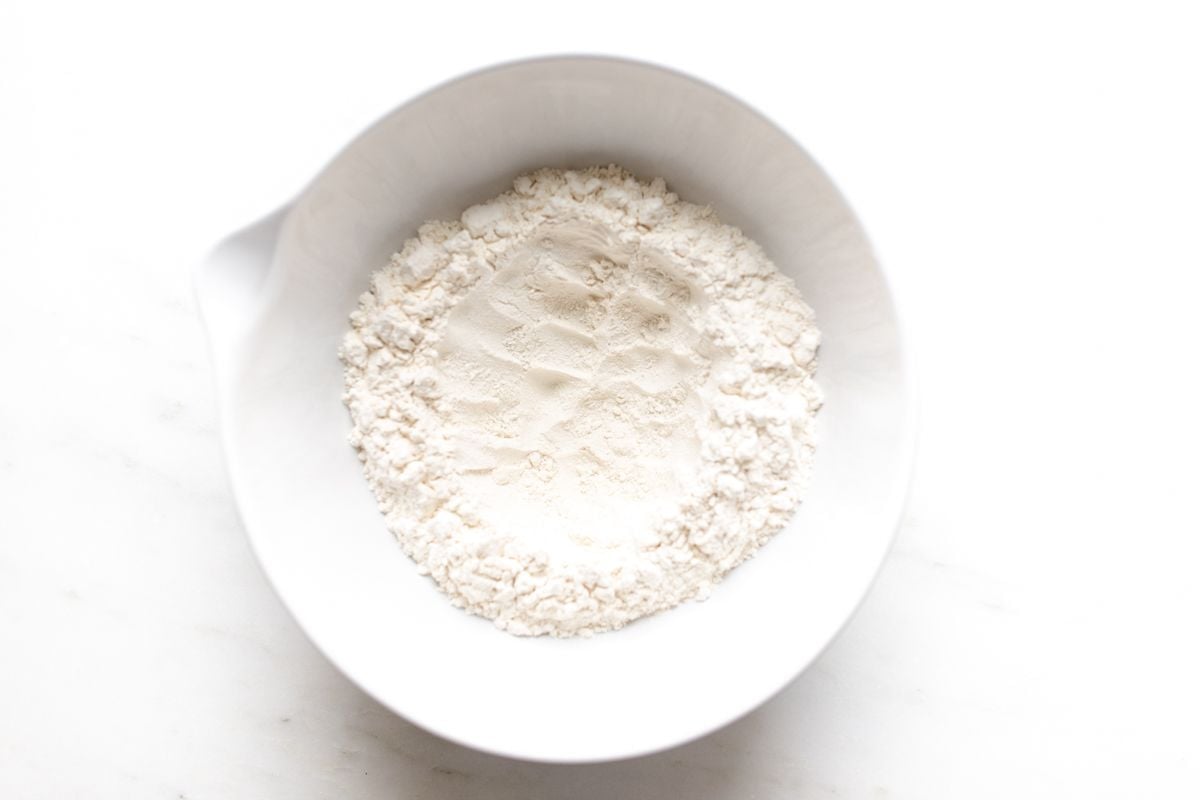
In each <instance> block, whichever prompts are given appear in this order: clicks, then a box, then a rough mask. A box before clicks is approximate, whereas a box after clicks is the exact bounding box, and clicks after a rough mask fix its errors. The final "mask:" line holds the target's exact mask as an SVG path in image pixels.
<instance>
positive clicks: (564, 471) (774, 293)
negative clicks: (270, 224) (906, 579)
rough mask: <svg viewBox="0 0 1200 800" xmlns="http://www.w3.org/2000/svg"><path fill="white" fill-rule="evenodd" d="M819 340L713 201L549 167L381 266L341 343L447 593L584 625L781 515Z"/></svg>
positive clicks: (407, 533) (410, 540)
mask: <svg viewBox="0 0 1200 800" xmlns="http://www.w3.org/2000/svg"><path fill="white" fill-rule="evenodd" d="M819 341H820V336H819V334H818V332H817V329H816V327H815V326H814V323H813V314H812V311H811V310H810V309H809V308H808V306H807V305H805V303H804V302H803V300H802V299H801V297H800V294H799V292H798V291H797V290H796V287H795V285H794V284H793V283H792V282H791V281H790V280H789V279H787V278H786V277H784V276H783V275H781V274H780V273H779V272H778V270H776V268H775V266H774V265H773V264H772V263H771V262H770V261H769V260H768V259H767V257H766V255H765V254H764V253H763V251H762V249H761V248H760V247H759V246H758V245H757V244H755V243H754V242H752V241H750V240H749V239H747V238H746V237H745V236H744V235H743V234H742V232H741V231H739V230H738V229H736V228H733V227H730V226H728V225H723V224H721V222H720V221H719V220H718V219H717V218H716V216H715V214H714V213H713V212H712V210H711V209H709V208H705V207H700V206H696V205H692V204H690V203H686V202H683V201H680V200H679V199H678V198H677V197H676V196H675V195H674V194H673V193H671V192H668V191H667V188H666V184H665V183H664V182H663V180H661V179H656V180H654V181H652V182H649V183H646V182H643V181H639V180H638V179H636V178H635V177H634V176H632V175H631V174H629V173H628V172H626V171H624V170H622V169H619V168H617V167H613V166H610V167H603V168H592V169H587V170H581V171H561V170H540V171H538V172H535V173H532V174H529V175H524V176H521V177H519V178H517V180H516V181H515V183H514V186H513V190H512V191H510V192H507V193H505V194H503V195H501V196H500V197H497V198H496V199H494V200H491V201H489V202H487V203H483V204H480V205H476V206H472V207H471V208H469V209H467V210H466V211H465V212H464V213H463V215H462V218H461V220H459V221H456V222H430V223H428V224H426V225H423V226H422V227H421V228H420V230H419V232H418V235H417V237H416V238H413V239H410V240H409V241H408V242H406V243H405V245H404V248H403V250H401V251H400V252H399V253H397V254H396V255H394V256H393V257H392V260H391V263H390V264H389V265H388V266H386V267H385V268H383V269H382V270H380V271H379V272H377V273H375V274H374V275H373V276H372V278H371V289H370V291H368V292H367V293H365V294H363V295H362V297H361V298H360V302H359V307H358V309H357V310H356V311H355V312H354V313H353V314H352V315H351V330H350V332H349V333H348V334H347V335H346V337H345V341H344V343H343V346H342V349H341V357H342V360H343V362H344V364H345V367H346V394H345V401H346V404H347V406H348V407H349V409H350V414H351V417H352V419H353V423H354V429H353V432H352V434H351V437H350V439H351V443H352V444H353V445H354V446H355V447H356V448H358V451H359V456H360V458H361V460H362V462H363V467H364V471H365V473H366V477H367V480H368V481H369V483H370V485H371V488H372V489H373V491H374V493H375V496H376V498H377V499H378V501H379V507H380V509H381V510H382V511H383V513H384V514H385V516H386V520H387V525H388V527H389V529H390V530H391V531H392V532H393V533H394V534H395V536H396V538H397V539H398V540H399V542H400V544H401V545H402V546H403V548H404V550H405V551H406V552H407V553H408V554H409V556H411V557H412V559H413V560H414V561H415V562H416V564H417V566H418V569H419V570H420V571H421V572H422V573H423V574H428V575H431V576H432V577H433V578H434V580H436V581H437V584H438V585H439V586H440V587H441V588H442V589H443V590H444V591H445V592H446V594H447V595H449V597H450V599H451V601H452V602H453V603H454V604H455V605H457V606H460V607H463V608H465V609H467V610H468V611H471V612H472V613H475V614H479V615H481V616H484V617H487V618H489V619H492V620H493V621H494V622H495V623H496V625H498V626H499V627H501V628H503V629H504V630H507V631H509V632H511V633H515V634H521V635H536V634H553V635H556V636H572V635H579V634H582V635H588V634H591V633H593V632H598V631H606V630H611V629H614V628H619V627H621V626H622V625H624V624H626V623H628V622H630V621H631V620H634V619H637V618H638V617H642V616H645V615H647V614H651V613H654V612H656V611H660V610H663V609H667V608H671V607H672V606H675V605H677V604H679V603H681V602H683V601H684V600H687V599H689V598H696V597H700V598H703V597H705V596H707V594H708V592H709V590H710V588H711V587H712V585H713V584H714V583H716V582H717V581H719V580H720V579H721V577H722V576H724V575H725V573H727V572H728V571H729V570H730V569H732V568H733V567H735V566H737V565H738V564H740V563H741V562H742V561H744V560H745V559H746V558H748V557H749V556H750V555H751V554H753V553H754V551H755V550H757V549H758V548H759V547H760V546H761V545H762V544H764V543H765V542H766V541H767V540H768V539H769V538H771V536H773V535H774V534H775V533H776V532H778V531H779V530H780V528H782V527H783V526H784V525H785V524H786V523H787V521H788V519H789V518H790V517H791V515H792V513H793V512H794V510H795V508H796V506H797V504H798V503H799V502H800V498H801V493H802V490H803V488H804V485H805V482H806V480H807V477H808V473H809V468H810V464H811V459H812V453H813V423H814V417H815V415H816V412H817V410H818V409H819V407H820V403H821V400H820V394H819V392H818V389H817V387H816V385H815V384H814V383H813V380H812V374H813V371H814V370H815V367H816V362H815V354H816V350H817V346H818V343H819Z"/></svg>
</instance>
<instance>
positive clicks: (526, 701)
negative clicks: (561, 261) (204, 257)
mask: <svg viewBox="0 0 1200 800" xmlns="http://www.w3.org/2000/svg"><path fill="white" fill-rule="evenodd" d="M607 163H618V164H621V165H623V166H625V167H627V168H629V169H631V170H633V171H634V172H635V173H637V174H639V175H641V176H643V177H647V178H650V177H655V176H662V177H664V178H666V180H667V182H668V184H669V185H670V186H671V187H672V188H673V189H674V190H675V191H677V192H678V193H679V194H680V195H681V196H682V197H683V198H685V199H687V200H691V201H693V202H700V203H705V202H707V203H711V204H712V205H713V206H714V207H715V208H716V209H717V211H718V212H719V214H720V215H721V218H722V219H723V220H724V221H726V222H729V223H732V224H736V225H738V226H740V227H742V228H743V229H744V230H745V231H746V233H747V234H748V235H750V236H751V237H752V238H754V239H756V240H757V241H758V242H759V243H760V244H762V245H763V246H764V247H765V248H766V250H767V252H768V253H769V254H770V256H771V257H772V258H773V259H774V261H775V262H776V263H777V264H778V265H779V267H780V269H782V270H783V271H784V272H785V273H787V274H788V275H790V276H791V277H792V278H793V279H795V281H796V282H797V284H798V285H799V287H800V289H801V291H802V292H803V294H804V296H805V297H806V299H807V300H808V301H809V302H810V304H811V305H812V306H813V307H814V309H815V310H816V313H817V316H818V322H819V324H820V326H821V329H822V331H823V334H824V337H825V338H824V344H823V346H822V350H821V355H820V359H821V360H820V369H819V372H818V380H819V383H820V384H821V386H822V388H823V389H824V390H825V393H826V398H827V400H826V407H825V409H824V410H823V411H822V412H821V416H820V437H821V441H820V444H819V449H818V453H817V460H816V468H815V473H814V478H813V483H812V486H811V489H810V492H809V496H808V500H807V501H806V502H805V504H804V505H803V507H802V509H801V511H800V513H799V514H798V515H797V517H796V518H795V521H794V523H793V524H792V525H791V526H790V527H789V528H788V529H786V530H785V531H783V532H782V533H780V535H778V536H777V537H776V538H775V539H774V540H773V541H772V542H770V543H769V544H768V545H767V546H766V547H765V548H764V549H763V550H762V551H760V552H759V554H758V556H757V557H756V558H754V559H752V560H751V561H750V562H748V563H746V564H744V565H742V566H741V567H739V568H738V569H736V570H734V572H733V573H732V574H731V575H730V576H729V577H728V578H727V579H726V581H725V582H724V583H723V584H722V585H721V586H719V587H718V588H717V589H716V590H715V592H714V593H713V596H712V597H711V598H710V599H709V600H708V601H706V602H704V603H689V604H685V605H684V606H683V607H680V608H678V609H675V610H673V611H670V612H668V613H665V614H660V615H658V616H656V617H652V618H649V619H645V620H642V621H639V622H637V623H635V624H633V625H631V626H629V627H627V628H626V629H624V630H622V631H619V632H616V633H609V634H603V635H599V636H596V637H594V638H591V639H573V640H554V639H545V638H542V639H520V638H516V637H513V636H510V635H508V634H505V633H503V632H501V631H499V630H497V629H495V628H494V627H493V626H492V625H491V624H490V623H488V622H486V621H484V620H481V619H478V618H474V617H470V616H468V615H466V614H465V613H463V612H462V611H459V610H458V609H455V608H452V607H451V606H450V604H449V603H448V602H447V601H446V599H445V598H444V597H443V596H442V595H440V593H439V592H438V590H437V589H436V587H435V586H434V584H433V583H432V582H431V581H430V580H429V579H427V578H422V577H420V576H419V575H418V574H417V572H416V570H415V569H414V568H413V565H412V564H411V562H410V561H409V560H408V559H407V557H406V556H404V554H403V553H402V552H401V551H400V549H399V547H398V546H397V545H396V544H395V542H394V540H393V539H392V537H391V536H390V534H389V533H388V532H387V530H386V529H385V527H384V524H383V519H382V517H381V516H380V514H379V513H378V511H377V510H376V508H375V505H374V502H373V499H372V497H371V496H370V493H369V492H368V489H367V486H366V482H365V481H364V479H363V477H362V475H361V472H360V467H359V464H358V461H357V459H356V457H355V454H354V452H353V451H352V449H351V448H350V447H349V445H348V444H347V443H346V435H347V433H348V431H349V419H348V416H347V414H346V411H345V409H344V408H343V406H342V405H341V392H342V371H341V365H340V364H339V362H338V359H337V355H336V352H337V346H338V343H339V340H340V338H341V336H342V334H343V332H344V331H345V329H346V327H347V316H348V314H349V313H350V311H351V310H352V309H353V308H354V306H355V303H356V299H357V297H358V295H359V294H360V293H361V292H362V291H363V290H364V289H365V288H366V286H367V279H368V275H369V274H370V273H371V271H373V270H374V269H376V268H378V267H380V266H381V265H383V264H384V263H386V261H387V258H388V256H389V255H390V253H391V252H392V251H393V250H394V249H396V248H398V247H399V245H400V244H401V243H403V241H404V240H405V239H406V238H407V237H409V236H411V235H412V234H413V233H414V232H415V230H416V228H417V226H418V225H419V224H420V223H421V222H422V221H424V220H426V219H432V218H451V217H456V216H457V215H458V214H459V213H461V211H462V210H463V209H464V208H465V207H466V206H468V205H470V204H472V203H475V202H478V201H480V200H484V199H487V198H489V197H491V196H494V195H495V194H498V193H499V192H501V191H503V190H505V189H506V188H508V186H509V185H510V182H511V181H512V179H513V178H514V177H515V176H516V175H517V174H518V173H520V172H522V171H525V170H528V169H532V168H536V167H541V166H586V165H590V164H607ZM263 297H264V301H263V306H262V309H261V312H260V314H259V316H258V318H257V321H256V324H255V326H254V329H253V331H252V334H251V335H250V336H248V337H247V338H246V339H245V340H244V341H242V342H241V344H240V346H239V350H238V352H237V354H236V356H237V357H236V359H235V361H234V364H235V366H234V368H233V373H232V374H231V376H230V378H229V380H228V381H227V389H226V391H227V397H226V407H227V408H228V409H229V413H228V419H227V424H228V425H229V426H230V430H229V432H228V443H229V447H230V464H231V469H232V471H233V475H234V481H235V486H236V488H237V491H238V495H239V499H240V502H241V506H242V512H243V515H244V518H245V522H246V527H247V529H248V530H249V532H250V535H251V539H252V542H253V544H254V547H255V550H256V552H257V553H258V555H259V558H260V559H261V561H262V563H263V567H264V569H265V570H266V572H267V574H268V575H269V577H270V579H271V581H272V582H273V583H274V585H275V587H276V589H277V590H278V591H279V593H280V595H281V596H282V598H283V600H284V602H285V603H286V604H287V606H288V607H289V608H290V609H291V611H292V612H293V614H295V616H296V618H297V619H298V621H299V622H300V624H301V625H302V627H303V628H304V629H305V630H306V632H307V633H308V634H309V635H310V636H311V637H312V639H313V640H314V642H315V643H316V644H317V645H318V646H319V647H320V648H321V649H322V650H323V651H324V652H325V653H326V655H327V656H328V657H329V658H330V659H331V660H332V661H334V662H335V663H336V664H337V665H338V666H339V667H340V668H341V669H342V670H343V671H344V672H345V673H346V674H347V675H348V676H350V677H351V678H352V679H353V680H354V681H356V682H357V683H359V684H360V685H361V686H362V687H363V688H364V689H366V690H367V691H368V692H369V693H371V694H372V695H373V696H375V697H376V698H377V699H379V700H380V701H381V702H383V703H384V704H386V705H388V706H389V707H391V708H393V709H394V710H396V711H397V712H399V713H401V714H403V715H404V716H406V717H408V718H409V719H411V720H413V721H415V722H417V723H418V724H421V725H423V726H425V727H427V728H429V729H431V730H433V731H434V732H436V733H439V734H442V735H444V736H446V737H448V738H451V739H454V740H456V741H459V742H462V743H465V744H468V745H471V746H474V747H477V748H480V749H484V750H489V751H493V752H498V753H502V754H506V755H512V756H517V757H524V758H532V759H540V760H555V761H588V760H600V759H609V758H617V757H623V756H629V755H635V754H639V753H645V752H649V751H652V750H656V749H660V748H663V747H666V746H670V745H673V744H677V743H680V742H683V741H686V740H687V739H690V738H693V737H695V736H698V735H700V734H703V733H705V732H708V731H710V730H712V729H714V728H716V727H719V726H720V725H723V724H725V723H727V722H729V721H731V720H732V719H734V718H736V717H737V716H739V715H741V714H743V713H745V712H746V711H748V710H750V709H751V708H753V707H754V706H756V705H757V704H758V703H760V702H762V701H763V700H764V699H766V698H767V697H769V696H770V695H771V694H773V693H774V692H775V691H777V690H778V689H780V688H781V687H782V686H783V685H784V684H786V683H787V681H789V680H790V679H791V678H792V677H794V676H795V675H796V674H797V673H798V672H799V671H800V670H801V669H803V668H804V667H805V666H806V665H807V664H808V663H809V662H810V661H811V660H812V659H813V658H814V657H815V656H816V655H817V654H818V653H819V652H820V650H821V649H822V648H823V647H824V646H825V645H826V644H827V643H828V642H829V641H830V639H831V638H832V637H833V636H834V634H835V633H836V632H837V630H838V629H839V628H840V627H841V625H842V624H843V623H844V622H845V620H846V619H847V618H848V616H849V615H850V614H851V613H852V611H853V609H854V607H855V606H856V604H857V603H858V601H859V600H860V599H861V597H862V595H863V594H864V592H865V591H866V589H867V587H868V585H869V583H870V580H871V578H872V577H873V576H874V574H875V572H876V570H877V568H878V565H879V563H880V561H881V559H882V557H883V555H884V553H885V552H886V550H887V547H888V544H889V542H890V540H891V536H892V532H893V530H894V527H895V523H896V520H897V517H898V514H899V512H900V507H901V504H902V502H903V496H904V491H905V485H906V482H907V472H908V467H909V450H910V447H909V442H910V437H911V431H912V421H911V399H910V396H909V389H908V382H907V380H908V379H907V376H906V374H905V370H904V364H903V359H902V354H901V350H900V341H899V337H898V332H897V326H896V319H895V315H894V311H893V308H892V304H891V301H890V297H889V293H888V290H887V287H886V284H885V282H884V279H883V277H882V275H881V273H880V271H879V269H878V267H877V265H876V263H875V261H874V258H873V256H872V254H871V252H870V248H869V246H868V244H867V242H866V240H865V239H864V237H863V234H862V232H861V230H860V228H859V226H858V224H857V223H856V221H855V219H854V217H853V215H852V214H851V212H850V211H849V209H848V208H847V207H846V205H845V203H844V202H843V200H842V199H841V197H840V196H839V195H838V193H837V192H836V190H835V189H834V188H833V186H832V185H831V184H830V182H829V181H828V179H827V178H826V177H825V176H824V174H823V173H822V172H821V171H820V170H819V168H818V167H817V166H816V165H815V164H814V163H813V161H812V160H811V159H810V158H809V157H808V156H807V155H806V154H805V153H804V152H803V151H802V150H801V149H800V148H799V147H798V146H797V145H796V144H795V143H794V142H793V141H791V140H790V139H789V138H788V137H787V136H786V135H785V134H783V133H782V132H781V131H780V130H779V129H777V128H776V127H775V126H774V125H772V124H771V123H769V122H768V121H767V120H765V119H764V118H763V117H761V116H760V115H758V114H757V113H756V112H754V111H753V110H751V109H749V108H748V107H746V106H744V105H742V104H741V103H740V102H738V101H736V100H734V99H732V98H730V97H729V96H727V95H725V94H723V93H721V92H720V91H717V90H715V89H713V88H712V87H709V86H707V85H704V84H702V83H699V82H697V81H694V80H693V79H690V78H687V77H684V76H681V75H678V74H675V73H672V72H669V71H665V70H662V69H659V68H656V67H651V66H647V65H641V64H636V63H630V62H623V61H613V60H607V59H588V58H570V59H548V60H541V61H532V62H524V63H519V64H514V65H508V66H503V67H499V68H495V69H492V70H488V71H485V72H482V73H477V74H474V75H471V76H468V77H467V78H463V79H460V80H458V81H455V82H452V83H450V84H447V85H444V86H442V87H440V88H438V89H435V90H434V91H432V92H430V93H428V94H426V95H424V96H422V97H420V98H418V99H417V100H415V101H413V102H411V103H409V104H407V105H405V106H403V107H402V108H400V109H399V110H398V111H396V112H395V113H393V114H392V115H390V116H389V117H387V118H386V119H384V120H383V121H381V122H380V123H378V124H377V125H376V126H374V127H373V128H371V129H370V130H369V131H368V132H367V133H365V134H364V135H363V136H361V137H360V138H359V139H358V140H357V141H355V142H354V143H353V144H352V145H350V146H349V147H348V148H347V149H346V150H345V151H344V152H343V153H342V154H341V155H339V156H338V157H337V158H336V159H335V160H334V161H333V162H332V163H331V164H330V166H329V167H327V168H326V169H325V171H324V172H322V173H321V175H320V176H319V177H318V178H317V179H316V180H315V181H314V182H313V183H312V185H311V186H310V187H309V188H308V189H307V190H306V191H305V192H304V194H303V195H302V196H301V197H300V198H299V200H298V201H297V203H296V205H295V206H294V208H293V211H292V212H291V215H290V217H289V218H288V220H287V221H286V223H285V225H284V227H283V231H282V233H281V236H280V240H279V242H278V245H277V249H276V255H275V262H274V265H273V267H272V271H271V273H270V276H269V278H268V281H267V286H266V288H265V289H264V294H263Z"/></svg>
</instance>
